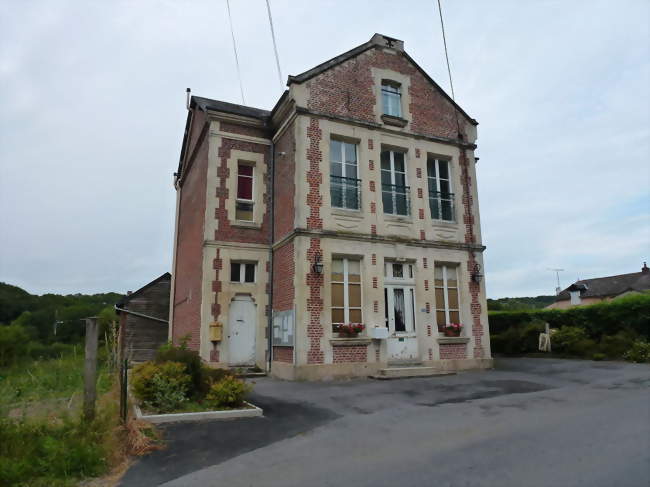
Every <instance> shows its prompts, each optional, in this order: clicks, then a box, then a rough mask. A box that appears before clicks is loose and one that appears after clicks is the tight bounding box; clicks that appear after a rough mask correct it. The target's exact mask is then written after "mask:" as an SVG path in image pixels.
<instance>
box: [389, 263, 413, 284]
mask: <svg viewBox="0 0 650 487" xmlns="http://www.w3.org/2000/svg"><path fill="white" fill-rule="evenodd" d="M394 265H401V266H402V277H395V276H394V275H393V274H394V273H393V270H394V269H393V266H394ZM384 278H385V282H386V283H391V282H392V283H394V284H397V283H399V284H404V285H413V284H415V266H414V265H413V264H412V263H411V262H398V261H395V260H386V261H385V262H384Z"/></svg>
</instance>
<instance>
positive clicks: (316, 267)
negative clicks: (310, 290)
mask: <svg viewBox="0 0 650 487" xmlns="http://www.w3.org/2000/svg"><path fill="white" fill-rule="evenodd" d="M311 269H312V270H313V271H314V274H322V273H323V261H322V260H321V255H320V254H316V256H315V257H314V263H313V264H312V266H311Z"/></svg>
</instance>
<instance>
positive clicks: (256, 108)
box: [192, 95, 271, 113]
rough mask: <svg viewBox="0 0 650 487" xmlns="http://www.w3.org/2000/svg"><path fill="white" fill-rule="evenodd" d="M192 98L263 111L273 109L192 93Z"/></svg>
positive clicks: (269, 111)
mask: <svg viewBox="0 0 650 487" xmlns="http://www.w3.org/2000/svg"><path fill="white" fill-rule="evenodd" d="M192 98H196V99H197V100H205V101H210V102H217V103H224V104H226V105H231V106H233V107H240V108H250V109H251V110H259V111H261V112H268V113H271V110H267V109H265V108H258V107H254V106H251V105H242V104H240V103H233V102H230V101H224V100H217V99H216V98H208V97H207V96H198V95H192Z"/></svg>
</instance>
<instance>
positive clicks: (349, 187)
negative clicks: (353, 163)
mask: <svg viewBox="0 0 650 487" xmlns="http://www.w3.org/2000/svg"><path fill="white" fill-rule="evenodd" d="M330 194H331V197H332V207H334V208H345V209H347V210H358V209H360V208H361V179H355V178H344V177H341V176H330Z"/></svg>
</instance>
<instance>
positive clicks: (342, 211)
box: [332, 206, 363, 220]
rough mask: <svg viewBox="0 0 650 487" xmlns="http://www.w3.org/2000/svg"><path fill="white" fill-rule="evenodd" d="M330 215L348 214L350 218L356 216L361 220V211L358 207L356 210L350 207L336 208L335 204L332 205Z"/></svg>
mask: <svg viewBox="0 0 650 487" xmlns="http://www.w3.org/2000/svg"><path fill="white" fill-rule="evenodd" d="M332 215H334V216H348V217H351V218H358V219H359V220H363V213H362V212H361V210H360V209H358V210H353V209H351V208H337V207H335V206H333V207H332Z"/></svg>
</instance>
